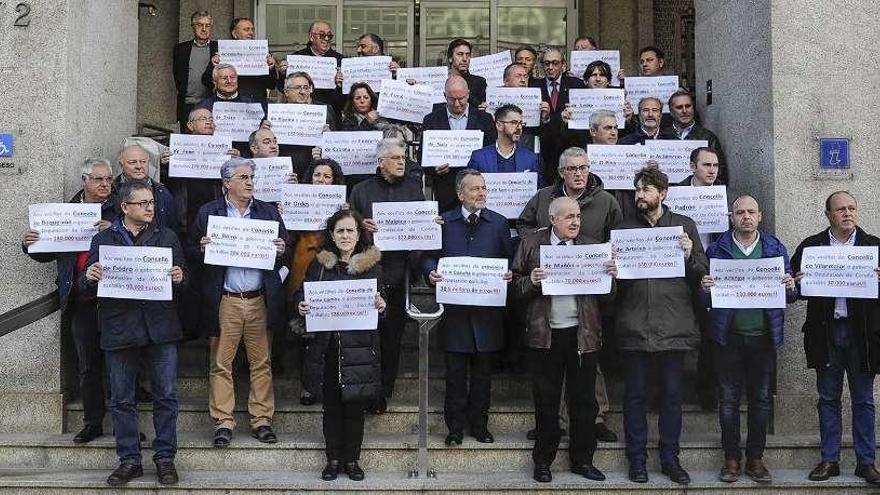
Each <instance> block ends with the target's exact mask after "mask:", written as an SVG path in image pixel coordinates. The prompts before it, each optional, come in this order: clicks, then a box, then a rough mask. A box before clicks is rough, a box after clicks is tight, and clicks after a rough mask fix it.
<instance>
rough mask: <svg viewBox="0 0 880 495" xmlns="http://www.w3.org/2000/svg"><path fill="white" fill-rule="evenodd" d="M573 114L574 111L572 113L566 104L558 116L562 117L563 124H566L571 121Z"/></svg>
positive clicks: (569, 106)
mask: <svg viewBox="0 0 880 495" xmlns="http://www.w3.org/2000/svg"><path fill="white" fill-rule="evenodd" d="M573 113H574V111H572V109H571V104H569V103H566V104H565V108H564V109H563V110H562V113H560V114H559V116H560V117H562V121H563V122H565V123H566V124H568V121H569V120H571V114H573Z"/></svg>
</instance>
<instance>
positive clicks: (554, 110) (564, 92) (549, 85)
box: [529, 48, 586, 180]
mask: <svg viewBox="0 0 880 495" xmlns="http://www.w3.org/2000/svg"><path fill="white" fill-rule="evenodd" d="M541 64H542V65H543V66H544V77H542V78H540V79H533V80H531V81H530V82H529V86H530V87H538V88H541V100H543V101H545V102H547V103H549V104H550V115H549V116H548V117H547V119H546V120H545V121H544V122H542V123H541V131H540V132H541V134H540V136H541V156H542V157H544V167H545V170H544V177H546V178H547V179H548V180H549V178H550V177H556V175H557V174H556V164H557V163H559V155H560V154H562V150H563V149H564V146H565V142H564V139H563V136H564V135H565V130H566V128H565V123H564V122H563V121H562V111H563V110H564V109H565V105H566V104H568V91H569V90H570V89H572V88H584V87H586V86H585V85H584V82H583V81H581V80H580V79H578V78H576V77H570V76H566V75H563V74H565V54H564V53H563V52H562V50H560V49H559V48H548V49H547V50H545V51H544V54H543V55H542V56H541Z"/></svg>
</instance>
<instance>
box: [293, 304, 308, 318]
mask: <svg viewBox="0 0 880 495" xmlns="http://www.w3.org/2000/svg"><path fill="white" fill-rule="evenodd" d="M296 310H297V311H298V312H299V315H300V316H306V315H308V314H309V303H307V302H305V301H300V302H299V304H298V305H297V306H296Z"/></svg>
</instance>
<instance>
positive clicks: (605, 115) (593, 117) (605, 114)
mask: <svg viewBox="0 0 880 495" xmlns="http://www.w3.org/2000/svg"><path fill="white" fill-rule="evenodd" d="M609 118H610V119H611V120H613V121H614V122H615V125H617V124H616V123H617V115H615V114H614V112H612V111H611V110H596V111H595V112H593V113H591V114H590V129H593V130H596V129H598V128H599V122H602V119H609Z"/></svg>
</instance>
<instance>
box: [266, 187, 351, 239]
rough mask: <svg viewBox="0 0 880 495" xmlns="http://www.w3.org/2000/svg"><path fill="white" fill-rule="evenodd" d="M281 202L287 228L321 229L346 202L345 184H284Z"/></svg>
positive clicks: (282, 216) (282, 215)
mask: <svg viewBox="0 0 880 495" xmlns="http://www.w3.org/2000/svg"><path fill="white" fill-rule="evenodd" d="M280 203H281V207H282V210H283V211H284V212H283V213H282V214H281V218H282V219H283V220H284V228H286V229H287V230H310V231H315V230H321V229H323V228H324V224H325V222H327V219H328V218H330V215H332V214H334V213H336V211H337V210H339V208H340V207H342V205H344V204H345V186H344V185H342V186H335V185H334V186H321V185H312V184H283V185H282V186H281V198H280Z"/></svg>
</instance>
